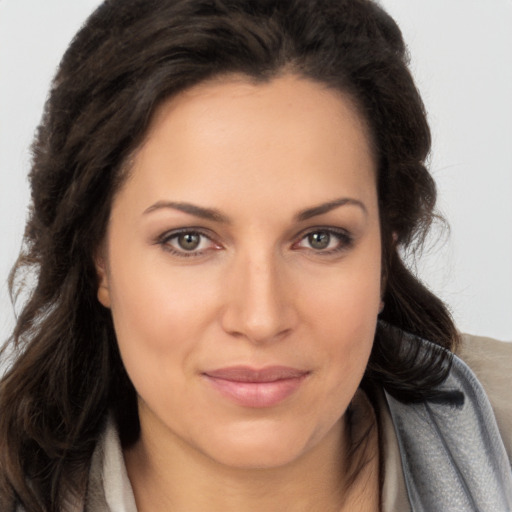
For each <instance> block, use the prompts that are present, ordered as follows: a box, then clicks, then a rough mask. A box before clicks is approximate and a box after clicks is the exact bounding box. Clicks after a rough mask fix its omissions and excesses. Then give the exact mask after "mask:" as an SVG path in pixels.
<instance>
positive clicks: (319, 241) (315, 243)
mask: <svg viewBox="0 0 512 512" xmlns="http://www.w3.org/2000/svg"><path fill="white" fill-rule="evenodd" d="M308 242H309V245H310V246H311V247H312V248H313V249H317V250H322V249H327V247H329V244H330V243H331V234H330V233H328V232H327V231H317V232H315V233H310V234H309V235H308Z"/></svg>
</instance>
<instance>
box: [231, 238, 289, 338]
mask: <svg viewBox="0 0 512 512" xmlns="http://www.w3.org/2000/svg"><path fill="white" fill-rule="evenodd" d="M281 267H282V263H281V261H280V258H279V256H278V254H276V252H275V251H273V250H272V249H271V248H267V249H262V248H261V247H260V248H258V249H257V250H247V251H243V252H240V253H239V254H237V256H236V261H235V262H234V265H233V267H232V268H231V271H230V276H229V286H228V298H227V304H226V309H225V312H224V318H223V322H224V328H225V330H227V331H228V332H230V333H231V334H236V335H239V336H244V337H245V338H247V339H249V340H250V341H253V342H265V341H270V340H273V339H275V338H276V337H279V336H282V335H283V334H284V333H285V332H287V331H289V330H290V329H291V328H292V327H293V316H294V315H293V313H292V309H293V308H292V304H291V303H290V300H289V299H288V297H289V293H288V291H287V289H286V279H285V273H284V272H283V269H282V268H281Z"/></svg>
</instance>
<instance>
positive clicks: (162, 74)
mask: <svg viewBox="0 0 512 512" xmlns="http://www.w3.org/2000/svg"><path fill="white" fill-rule="evenodd" d="M429 147H430V135H429V130H428V125H427V123H426V119H425V114H424V111H423V105H422V103H421V99H420V98H419V96H418V93H417V91H416V88H415V86H414V83H413V81H412V78H411V76H410V74H409V72H408V70H407V66H406V58H405V48H404V44H403V41H402V38H401V34H400V31H399V29H398V28H397V26H396V25H395V23H394V22H393V21H392V20H391V19H390V18H389V16H387V15H386V14H385V13H384V12H383V11H382V10H381V9H380V8H379V7H378V6H377V5H376V4H374V3H373V2H369V1H365V0H350V1H338V0H336V1H335V0H332V1H329V0H322V1H318V2H312V1H311V0H295V1H284V2H283V1H282V0H279V1H257V2H256V1H255V2H251V1H247V0H229V1H227V0H226V1H221V0H219V1H206V0H203V1H200V0H188V1H176V0H173V1H171V0H154V1H148V0H144V1H140V0H113V1H107V2H105V3H104V4H103V5H102V6H101V7H100V8H99V9H98V10H97V11H96V12H95V13H94V14H93V15H92V16H91V18H90V19H89V20H88V22H87V23H86V25H85V26H84V28H83V29H82V30H81V31H80V32H79V34H78V35H77V37H76V38H75V40H74V41H73V43H72V44H71V46H70V48H69V50H68V51H67V53H66V54H65V56H64V58H63V61H62V63H61V66H60V68H59V71H58V73H57V76H56V78H55V81H54V85H53V88H52V92H51V96H50V98H49V100H48V103H47V106H46V111H45V115H44V119H43V122H42V124H41V127H40V129H39V131H38V134H37V138H36V141H35V143H34V163H33V168H32V172H31V176H30V179H31V186H32V194H33V195H32V199H33V209H32V213H31V217H30V219H29V222H28V225H27V231H26V236H25V247H24V251H23V253H22V254H21V256H20V258H19V260H18V263H17V265H16V267H15V269H14V271H13V274H12V286H13V289H14V290H15V291H16V290H17V289H18V285H19V283H20V282H21V281H20V280H21V278H22V277H23V275H24V274H23V273H24V272H27V271H28V270H35V271H36V273H37V285H36V287H35V288H34V290H33V292H32V294H31V295H30V298H29V300H28V301H27V304H26V306H25V308H24V309H23V311H22V312H21V314H20V316H19V319H18V323H17V326H16V328H15V332H14V333H13V337H12V340H11V341H12V343H13V344H14V346H16V347H17V349H18V353H17V356H16V360H15V362H14V363H13V365H12V366H11V368H10V370H9V371H8V373H7V374H6V375H5V376H4V378H3V380H2V383H1V388H0V403H1V410H2V416H1V419H0V431H1V435H0V439H1V443H2V446H1V450H0V457H1V459H2V465H1V467H2V470H1V471H2V472H1V491H0V496H1V501H0V503H1V507H2V510H17V509H16V507H18V509H21V510H26V511H30V512H32V511H41V510H51V511H57V510H84V509H85V510H93V511H100V510H109V511H116V512H117V511H129V510H131V511H134V510H138V511H139V512H141V511H142V512H144V511H148V510H151V511H158V510H186V511H189V512H190V511H194V510H202V511H204V510H212V511H215V510H278V509H283V508H285V509H286V510H291V511H293V510H322V511H329V510H406V509H407V507H409V508H410V507H413V508H414V510H472V509H477V510H506V509H507V506H510V505H511V503H512V497H511V492H512V491H511V489H512V475H511V473H510V465H509V462H508V460H507V455H506V451H505V447H504V444H503V441H502V439H501V437H500V433H499V430H498V427H497V425H496V421H495V419H494V416H493V412H492V410H491V408H490V405H489V402H488V401H487V398H486V397H485V394H484V392H483V390H482V388H481V387H480V385H479V384H478V383H477V381H476V380H475V379H474V377H473V374H472V373H470V371H469V370H468V369H467V367H466V366H465V365H464V364H463V363H462V362H460V361H459V360H458V359H454V358H452V357H451V355H450V352H449V351H450V350H455V349H457V347H458V345H459V340H458V335H457V332H456V329H455V327H454V325H453V323H452V321H451V319H450V316H449V314H448V312H447V310H446V308H445V306H444V305H443V304H442V303H441V301H440V300H439V299H437V298H436V297H435V296H433V295H432V294H431V293H430V292H429V291H428V290H427V289H425V287H424V286H423V285H422V284H421V283H420V282H419V281H418V280H417V279H416V278H415V277H414V276H413V275H412V274H411V272H410V271H409V270H407V268H406V267H405V266H404V264H403V263H402V261H401V258H400V254H399V250H400V249H401V248H408V247H410V246H411V245H413V244H415V243H421V241H422V239H423V238H424V236H425V235H426V232H427V231H428V227H429V225H430V223H431V221H432V219H433V216H434V213H433V211H434V205H435V186H434V183H433V181H432V179H431V177H430V175H429V174H428V171H427V170H426V168H425V166H424V160H425V158H426V156H427V154H428V151H429ZM378 319H380V320H378ZM424 340H428V341H424ZM498 350H505V349H502V348H498ZM394 429H395V430H396V434H394V433H393V432H394ZM477 431H478V432H481V433H482V435H475V438H474V439H473V440H472V441H471V443H468V442H464V443H461V442H460V439H461V433H463V432H464V433H466V434H467V433H468V432H471V433H475V432H477ZM464 447H465V448H468V447H469V448H470V449H466V450H464ZM398 457H401V458H402V464H400V462H399V461H398ZM476 457H478V460H479V465H478V467H479V468H480V469H481V470H482V471H483V472H484V473H485V474H484V476H482V475H481V474H479V473H478V471H477V472H475V468H474V464H473V462H474V461H475V458H476ZM401 467H403V477H402V473H401V471H402V470H401ZM425 475H428V478H425ZM405 486H407V492H406V491H405ZM471 507H473V508H471ZM500 507H501V508H500Z"/></svg>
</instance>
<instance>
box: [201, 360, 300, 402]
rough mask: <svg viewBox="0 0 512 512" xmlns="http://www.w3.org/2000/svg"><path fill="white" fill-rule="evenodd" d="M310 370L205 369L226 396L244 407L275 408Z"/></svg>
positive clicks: (236, 367)
mask: <svg viewBox="0 0 512 512" xmlns="http://www.w3.org/2000/svg"><path fill="white" fill-rule="evenodd" d="M308 374H309V372H308V371H305V370H300V369H297V368H291V367H287V366H270V367H266V368H261V369H256V368H250V367H247V366H232V367H229V368H220V369H216V370H212V371H208V372H205V373H204V374H203V376H204V377H205V378H206V380H207V381H208V383H209V384H210V385H211V386H212V387H213V388H214V389H215V390H216V391H217V392H219V393H220V394H221V395H222V396H223V397H224V398H227V399H229V400H230V401H232V402H234V403H235V404H237V405H240V406H243V407H252V408H262V407H273V406H275V405H278V404H279V403H281V402H283V401H284V400H285V399H286V398H288V397H290V396H291V395H293V394H294V393H295V392H296V391H298V389H299V388H300V387H301V385H302V383H303V381H304V379H305V378H306V377H307V375H308Z"/></svg>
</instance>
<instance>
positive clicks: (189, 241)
mask: <svg viewBox="0 0 512 512" xmlns="http://www.w3.org/2000/svg"><path fill="white" fill-rule="evenodd" d="M176 242H177V244H178V246H179V247H180V249H183V250H184V251H195V250H196V249H197V248H198V247H199V245H200V243H201V235H200V234H199V233H182V234H181V235H179V236H177V237H176Z"/></svg>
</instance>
